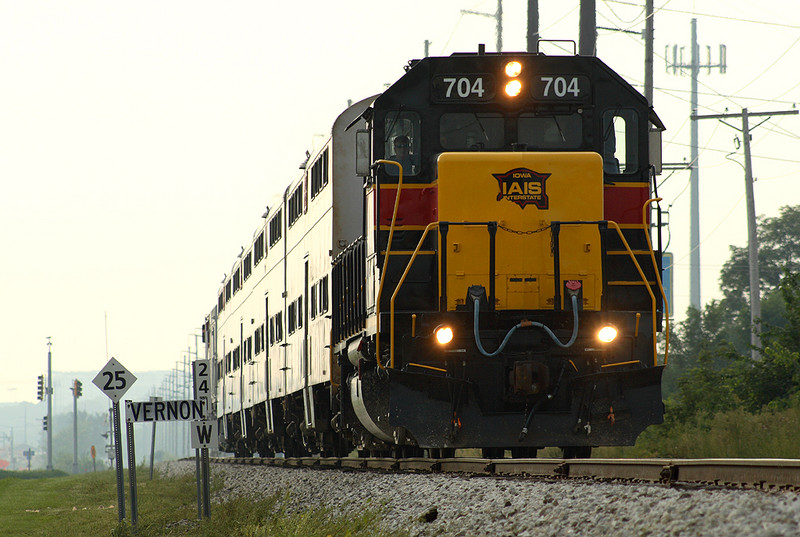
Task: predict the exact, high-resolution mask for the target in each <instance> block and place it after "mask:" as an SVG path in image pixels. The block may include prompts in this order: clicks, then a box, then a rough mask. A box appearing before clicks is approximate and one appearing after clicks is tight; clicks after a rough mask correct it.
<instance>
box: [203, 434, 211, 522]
mask: <svg viewBox="0 0 800 537" xmlns="http://www.w3.org/2000/svg"><path fill="white" fill-rule="evenodd" d="M200 454H201V458H202V466H203V514H204V515H205V517H206V518H211V490H210V488H211V487H210V485H209V481H210V479H211V475H210V474H211V468H210V465H209V461H208V448H203V449H201V450H200Z"/></svg>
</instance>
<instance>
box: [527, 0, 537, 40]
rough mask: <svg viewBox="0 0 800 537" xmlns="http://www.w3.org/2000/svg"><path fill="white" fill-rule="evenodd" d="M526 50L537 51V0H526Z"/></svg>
mask: <svg viewBox="0 0 800 537" xmlns="http://www.w3.org/2000/svg"><path fill="white" fill-rule="evenodd" d="M527 37H528V39H527V45H528V52H539V0H528V36H527Z"/></svg>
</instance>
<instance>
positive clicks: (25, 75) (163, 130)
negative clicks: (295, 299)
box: [0, 0, 800, 401]
mask: <svg viewBox="0 0 800 537" xmlns="http://www.w3.org/2000/svg"><path fill="white" fill-rule="evenodd" d="M540 4H541V15H540V21H541V22H540V29H541V33H542V36H543V37H545V38H552V39H575V40H577V38H578V7H577V6H578V2H577V0H570V1H564V0H558V1H555V0H540ZM643 4H644V0H625V1H620V2H610V1H602V0H597V9H598V15H597V24H598V26H605V27H615V28H623V29H629V30H635V31H640V30H642V29H643V27H644V21H643V7H641V5H643ZM655 4H656V7H657V8H661V9H660V10H659V11H658V12H657V14H656V19H655V36H656V44H655V52H656V56H657V57H656V60H655V85H656V92H655V106H656V109H657V111H658V113H659V115H660V116H661V118H662V119H663V120H664V122H665V123H666V125H667V128H668V131H667V132H666V133H665V136H664V141H665V145H664V148H665V161H668V162H680V161H683V160H684V159H686V160H688V158H689V120H688V116H689V99H690V97H689V88H690V80H689V77H688V76H679V75H673V74H672V73H671V72H670V73H667V72H666V69H665V64H664V52H665V47H666V46H670V47H671V46H672V45H673V44H677V45H679V46H682V47H685V52H684V54H685V58H686V59H687V61H688V57H689V56H688V55H689V52H688V51H689V44H690V43H689V41H690V20H691V18H692V17H693V16H695V17H697V19H698V38H699V39H698V40H699V43H700V45H701V49H702V51H703V58H704V62H705V50H706V49H705V46H706V45H708V46H710V47H711V55H712V56H711V58H712V62H714V63H716V62H717V61H718V45H719V44H720V43H724V44H726V45H727V60H728V70H727V73H726V74H724V75H722V74H720V73H719V72H718V70H715V71H713V72H712V73H710V74H709V73H707V72H706V71H705V70H703V72H702V74H701V75H700V93H701V95H700V113H701V114H702V113H706V114H708V113H719V112H723V111H724V110H725V109H726V108H728V109H729V110H730V111H731V112H740V111H741V109H742V108H743V107H747V108H749V109H750V110H752V111H756V112H760V111H768V110H786V109H791V108H792V107H793V103H794V102H796V101H800V74H799V73H798V67H800V14H798V12H797V9H796V0H768V1H765V2H760V3H759V4H758V8H757V9H755V8H754V7H753V6H754V4H753V2H751V1H749V0H728V1H726V2H719V1H716V0H697V1H694V2H692V1H689V0H671V1H665V0H656V1H655ZM525 5H526V2H524V1H514V2H512V1H510V0H506V1H505V2H504V6H503V11H504V35H503V44H504V49H505V50H507V51H514V50H524V48H525V31H526V28H525V26H526V14H525ZM461 9H469V10H477V11H483V12H492V13H493V12H494V11H495V9H496V2H495V0H486V1H482V2H481V1H473V2H470V1H467V0H464V1H457V0H440V1H436V2H431V1H430V0H407V1H406V2H402V3H389V2H375V1H374V0H370V1H367V0H363V1H362V0H340V1H339V2H292V3H290V2H285V3H281V4H280V5H279V4H277V3H268V2H263V1H262V2H254V1H240V2H230V3H222V2H205V1H196V0H193V1H184V0H171V1H169V2H163V1H159V2H153V1H139V2H108V1H105V0H103V1H99V0H98V1H95V2H92V1H88V0H72V1H70V2H54V1H39V0H25V1H20V0H15V1H9V0H0V80H2V83H0V181H2V195H1V196H0V247H1V248H2V254H0V267H2V281H3V293H2V296H3V298H4V300H3V304H2V305H3V307H2V309H0V340H1V341H2V345H0V363H1V364H2V365H3V366H4V372H3V375H2V380H0V401H21V400H27V401H34V400H35V398H36V376H37V375H39V374H42V373H44V372H45V371H46V366H47V344H46V343H47V339H46V338H47V336H52V341H53V347H52V350H53V368H54V369H55V370H59V371H99V370H100V368H101V367H102V366H103V365H104V364H105V362H106V360H107V355H106V338H105V335H104V334H105V330H104V325H105V322H104V318H105V316H106V315H107V319H108V353H109V355H111V356H115V357H116V358H117V359H118V360H119V361H120V362H121V363H122V364H124V365H125V366H126V367H127V368H128V369H130V370H131V371H132V372H134V373H136V372H137V371H145V370H153V369H164V370H166V369H170V368H172V367H173V366H174V365H175V362H176V361H178V360H180V359H181V353H185V351H186V349H187V347H188V346H189V345H190V344H193V343H194V337H192V336H190V334H192V333H197V328H198V327H199V326H200V323H201V321H202V320H203V318H204V316H205V315H206V314H207V313H208V312H209V311H210V310H211V308H212V306H213V305H214V303H215V300H216V292H217V287H218V285H219V282H220V281H221V279H222V275H223V273H226V272H229V271H230V267H231V266H232V264H233V261H234V260H235V257H236V255H237V254H238V253H239V251H240V247H241V246H242V245H244V244H245V243H246V242H248V241H249V240H250V238H251V237H252V234H253V232H254V230H255V229H256V226H257V225H258V224H259V223H260V221H261V219H260V216H261V214H262V213H263V211H264V207H265V206H266V205H267V204H268V203H269V200H270V198H271V197H272V196H273V195H275V194H276V193H280V192H282V191H283V188H284V187H285V185H286V184H287V183H288V182H289V181H290V180H292V179H294V178H296V177H297V176H298V173H299V171H298V169H297V168H298V164H299V163H300V162H301V161H302V160H303V156H304V152H305V150H306V149H308V148H310V147H311V145H312V144H313V143H314V142H315V141H317V142H318V141H319V140H321V139H322V137H323V136H324V135H325V134H326V133H327V132H329V130H330V125H331V124H332V122H333V120H334V118H335V117H336V115H337V114H338V113H339V112H341V110H342V109H343V108H344V107H345V106H346V104H347V100H348V99H352V100H354V101H355V100H358V99H361V98H363V97H366V96H368V95H371V94H374V93H377V92H379V91H381V89H382V88H383V87H384V84H387V83H390V82H393V81H395V80H396V79H397V78H398V77H399V76H401V75H402V73H403V65H405V63H406V62H407V61H408V60H409V59H412V58H418V57H421V56H422V55H423V53H424V41H425V40H426V39H427V40H430V41H431V46H430V52H431V54H433V55H438V54H445V55H449V54H450V53H452V52H454V51H473V50H476V49H477V46H478V43H485V44H486V46H487V50H490V51H492V50H495V23H494V20H493V19H491V18H488V17H480V16H477V15H467V14H462V13H461V12H460V10H461ZM692 13H694V15H693V14H692ZM597 46H598V55H599V56H600V57H601V58H602V59H603V60H604V61H605V62H606V63H608V64H609V65H611V66H612V67H613V68H614V69H616V70H617V71H619V72H620V73H621V74H622V75H623V76H624V77H625V78H626V79H627V80H629V81H630V82H632V83H633V84H635V85H638V86H641V84H642V81H643V79H644V74H643V73H644V67H643V64H644V42H643V41H642V39H641V38H640V37H639V36H637V35H631V34H626V33H619V32H611V31H608V30H599V36H598V41H597ZM755 123H756V122H755V121H753V122H751V124H755ZM733 124H734V125H737V124H738V125H739V126H740V122H739V123H737V122H736V120H733ZM798 133H800V118H799V117H797V116H784V117H780V118H775V119H773V120H771V121H769V122H768V123H765V124H764V125H761V126H760V127H759V128H758V129H756V130H755V131H754V132H753V146H752V150H753V155H754V159H753V170H754V175H755V176H756V177H757V179H758V181H757V182H756V185H755V196H756V210H757V212H758V213H759V214H766V215H776V214H777V212H778V209H779V208H780V207H781V206H783V205H787V204H797V203H800V195H799V194H798V193H800V188H798V186H797V184H798V181H800V142H798ZM737 135H738V136H739V138H740V139H741V135H740V134H738V133H737V132H736V131H735V130H733V129H732V128H731V127H728V126H725V125H723V124H721V123H719V122H717V121H715V120H705V121H702V122H701V124H700V145H701V148H702V153H701V156H700V164H701V171H700V182H701V232H700V233H701V239H702V241H703V242H702V246H701V262H702V278H703V279H702V293H703V301H704V302H705V301H707V300H708V299H710V298H714V297H716V296H718V293H719V292H718V285H717V279H718V274H719V270H720V268H721V266H722V264H723V262H724V261H725V260H726V259H727V258H728V255H729V254H728V245H730V244H735V245H739V246H742V245H744V244H745V243H746V222H745V204H744V198H743V193H744V181H743V170H742V167H741V166H740V165H739V164H737V162H742V150H741V149H739V150H738V151H737V152H736V153H734V154H733V155H731V156H730V157H729V159H728V157H726V155H727V154H728V153H730V152H734V151H736V147H737V146H736V145H735V143H734V137H736V136H737ZM666 177H667V174H666V173H665V174H664V175H662V176H661V179H662V180H663V179H664V178H666ZM688 181H689V174H688V172H678V173H675V174H674V175H672V176H670V177H669V179H667V181H666V182H665V183H664V185H663V186H662V187H661V189H660V191H659V194H661V195H662V196H663V197H664V199H665V202H664V205H663V207H664V208H669V211H670V215H669V222H670V230H669V232H668V233H665V234H664V236H665V238H669V239H670V245H669V250H671V251H673V252H674V253H675V259H676V280H675V304H674V310H675V311H676V312H677V314H678V316H679V317H681V316H682V315H683V313H684V312H685V310H686V308H687V306H688V296H689V280H688V264H689V250H688V242H689V232H688V229H689V228H688V221H689V191H688ZM84 389H95V388H94V387H93V386H88V387H85V388H84Z"/></svg>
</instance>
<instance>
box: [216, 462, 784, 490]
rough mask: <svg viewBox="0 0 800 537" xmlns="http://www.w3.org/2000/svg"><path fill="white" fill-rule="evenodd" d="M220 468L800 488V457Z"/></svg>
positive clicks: (286, 464) (284, 464)
mask: <svg viewBox="0 0 800 537" xmlns="http://www.w3.org/2000/svg"><path fill="white" fill-rule="evenodd" d="M211 461H212V462H215V463H219V464H240V465H263V466H278V467H288V468H339V469H341V468H347V469H356V470H375V471H399V472H423V473H424V472H445V473H447V472H452V473H466V474H477V475H496V476H517V477H536V478H553V479H595V480H603V481H607V480H619V481H637V482H639V481H644V482H652V483H665V484H680V483H687V484H688V483H692V484H702V485H715V486H728V487H747V488H764V489H766V488H776V487H777V488H800V459H667V458H665V459H544V458H542V459H483V458H466V457H454V458H446V459H431V458H408V459H394V458H355V457H342V458H338V457H294V458H293V457H289V458H260V457H247V458H241V457H215V458H211Z"/></svg>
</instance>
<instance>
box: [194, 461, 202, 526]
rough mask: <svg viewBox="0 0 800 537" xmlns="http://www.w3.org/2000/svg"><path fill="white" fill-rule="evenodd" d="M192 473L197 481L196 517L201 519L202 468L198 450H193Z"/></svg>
mask: <svg viewBox="0 0 800 537" xmlns="http://www.w3.org/2000/svg"><path fill="white" fill-rule="evenodd" d="M194 473H195V481H197V519H198V520H203V487H202V483H203V469H202V467H201V465H200V450H199V449H195V450H194Z"/></svg>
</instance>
